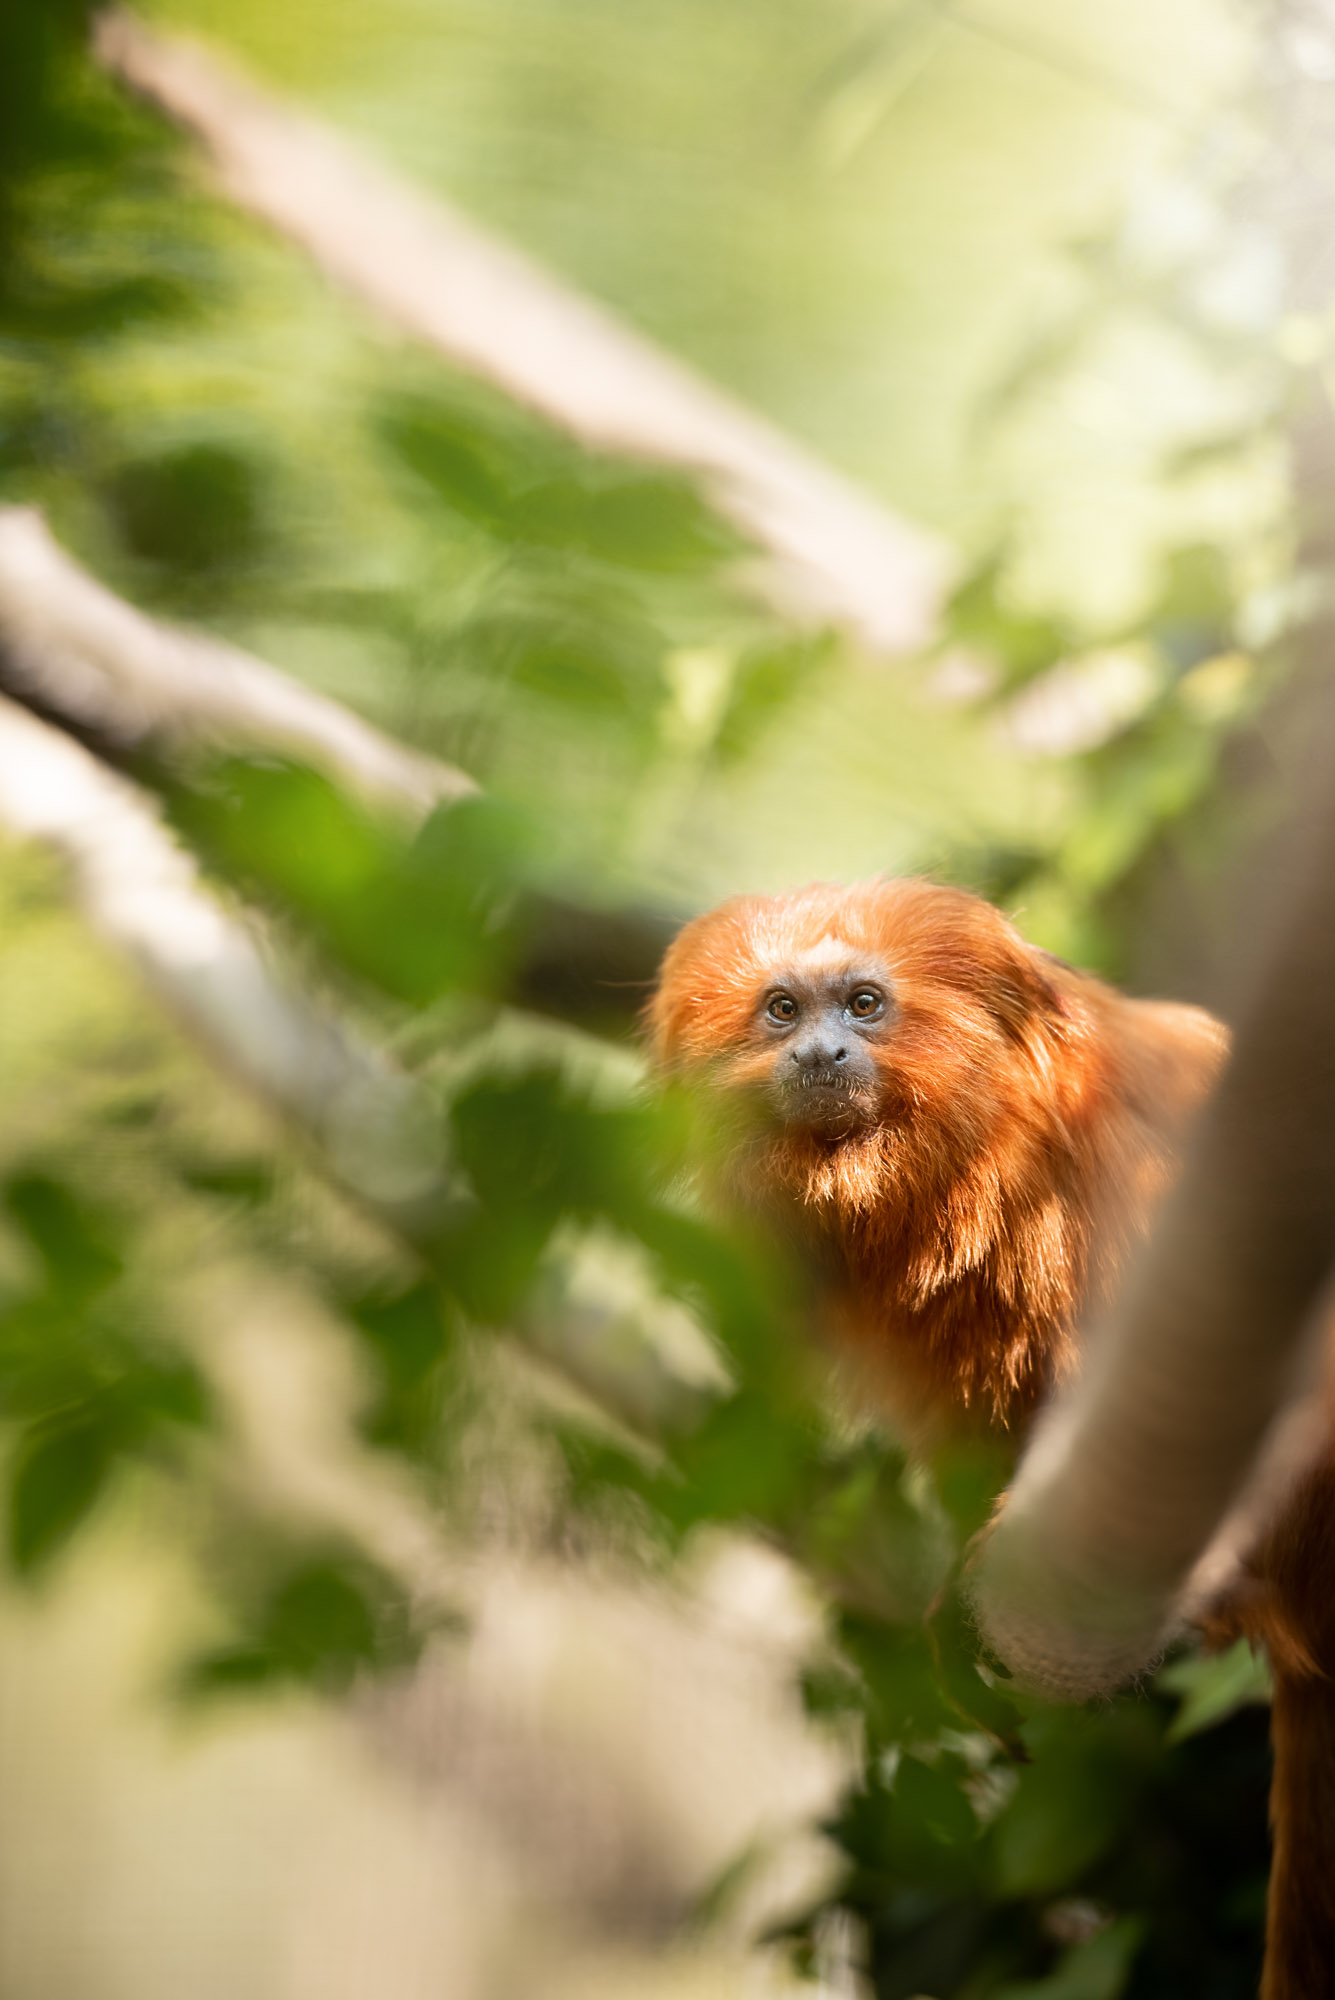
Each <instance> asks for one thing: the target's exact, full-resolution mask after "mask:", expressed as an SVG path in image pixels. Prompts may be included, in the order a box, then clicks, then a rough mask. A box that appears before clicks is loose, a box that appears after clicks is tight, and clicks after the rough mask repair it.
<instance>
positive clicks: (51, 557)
mask: <svg viewBox="0 0 1335 2000" xmlns="http://www.w3.org/2000/svg"><path fill="white" fill-rule="evenodd" d="M0 653H2V654H3V670H2V673H0V678H3V681H4V684H5V685H6V686H7V688H8V689H9V691H10V692H11V693H13V694H17V695H19V696H20V697H21V698H23V699H24V700H27V701H30V702H32V703H33V704H34V705H36V706H39V707H41V708H43V709H46V710H49V711H51V712H53V713H55V714H56V715H57V716H59V718H60V719H61V721H62V722H65V723H68V724H69V725H71V726H73V727H75V728H78V729H81V730H85V731H87V732H89V733H91V734H93V735H96V736H98V737H102V738H105V739H107V740H109V741H110V742H111V743H112V744H114V745H115V746H116V747H117V748H119V749H122V750H133V749H134V748H135V747H136V746H138V745H139V744H141V743H143V742H145V741H149V742H154V743H157V744H160V745H161V744H165V745H169V746H170V745H174V744H179V743H181V742H182V741H187V740H191V741H198V740H201V739H202V740H204V741H208V740H210V739H212V740H213V741H215V742H217V743H222V744H227V745H232V746H235V745H237V744H241V745H250V746H253V747H258V748H261V749H266V750H276V751H282V752H285V753H287V754H288V755H291V756H294V757H298V758H301V759H303V760H305V761H307V762H309V763H311V764H314V765H315V766H317V767H318V768H320V769H322V770H323V771H324V772H325V773H326V775H328V776H330V777H332V778H334V779H336V780H337V781H338V782H339V783H340V784H342V785H344V786H346V787H347V788H349V789H350V790H352V791H354V792H356V793H358V794H360V795H361V796H362V797H363V798H366V799H368V800H370V801H371V802H373V803H375V804H377V805H381V806H392V807H396V808H397V809H398V810H399V811H401V812H407V813H409V814H411V815H413V816H417V815H423V814H425V813H427V812H429V811H430V809H431V808H432V807H433V806H435V805H437V804H440V803H443V802H445V801H447V800H450V799H455V798H459V797H462V796H463V795H464V794H465V793H467V792H471V791H472V790H473V789H474V786H473V782H472V780H471V779H470V778H468V777H466V776H465V775H464V773H463V772H462V771H456V770H454V769H452V768H451V767H450V766H449V765H447V764H443V763H440V762H438V761H437V760H436V759H435V758H432V757H427V756H423V755H421V754H419V753H418V752H417V751H415V750H410V749H409V748H407V746H406V745H404V744H402V743H397V742H395V741H394V739H393V738H392V737H389V736H386V735H384V734H383V733H382V732H381V731H380V730H378V729H375V728H373V727H372V726H371V724H370V723H369V722H365V721H363V720H362V718H361V717H360V716H359V715H355V714H354V713H353V712H352V710H351V709H348V708H345V707H343V705H342V704H341V703H340V702H337V701H334V700H332V699H331V698H330V697H329V696H327V695H323V694H319V693H317V692H316V691H315V690H314V689H313V688H308V687H305V686H303V684H302V683H301V682H300V681H296V680H292V679H290V678H289V677H288V676H287V675H286V674H282V673H279V672H278V671H277V670H276V669H275V668H273V667H271V666H269V665H267V664H266V662H265V661H263V660H259V659H256V658H255V657H254V655H253V654H250V653H247V652H243V651H242V649H241V648H240V647H239V646H232V645H228V644H226V643H225V642H224V641H223V640H221V639H215V638H211V637H209V636H208V635H207V634H203V633H199V632H190V631H187V630H185V629H184V628H182V627H179V626H173V625H167V624H164V623H162V622H161V621H160V620H157V619H154V618H150V617H148V616H146V615H145V613H144V612H142V611H138V610H136V609H135V607H134V606H133V605H131V604H127V603H126V602H125V601H124V599H123V598H119V597H116V596H115V595H114V594H113V593H112V592H111V591H109V590H107V589H106V588H105V586H104V585H102V584H100V583H98V582H97V580H96V579H95V578H94V577H91V576H90V575H89V574H88V572H87V571H86V570H84V569H81V568H80V567H79V565H78V564H77V563H76V562H75V561H74V560H73V559H72V557H70V556H68V555H67V554H66V553H65V552H64V550H63V549H61V548H60V546H59V545H58V543H57V542H56V541H55V540H54V539H53V537H52V535H51V533H50V531H49V529H48V528H47V526H46V523H45V522H44V521H43V520H42V517H41V515H40V514H38V513H36V512H35V511H33V510H32V509H30V508H26V507H4V508H0Z"/></svg>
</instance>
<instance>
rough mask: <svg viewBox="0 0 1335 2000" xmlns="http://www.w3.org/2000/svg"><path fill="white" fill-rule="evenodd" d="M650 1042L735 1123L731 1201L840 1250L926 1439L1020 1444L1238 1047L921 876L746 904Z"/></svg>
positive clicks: (707, 946) (670, 979)
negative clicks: (988, 1427) (964, 1418)
mask: <svg viewBox="0 0 1335 2000" xmlns="http://www.w3.org/2000/svg"><path fill="white" fill-rule="evenodd" d="M649 1028H650V1035H651V1040H652V1046H653V1051H654V1055H655V1058H656V1060H657V1062H658V1064H659V1066H660V1068H661V1069H662V1070H664V1071H665V1072H668V1073H673V1074H679V1075H684V1076H686V1077H695V1078H697V1079H702V1080H704V1079H707V1080H708V1081H709V1082H710V1083H711V1084H712V1085H714V1086H715V1087H717V1089H719V1090H721V1091H722V1092H724V1093H726V1095H727V1097H728V1099H729V1100H730V1101H732V1102H734V1103H735V1104H736V1105H737V1107H738V1109H739V1112H740V1113H741V1114H742V1115H741V1116H740V1117H739V1119H738V1121H737V1130H736V1137H735V1143H734V1144H733V1145H732V1146H731V1148H730V1150H729V1154H728V1157H727V1158H726V1159H725V1160H724V1162H723V1163H722V1174H723V1178H724V1180H725V1182H726V1184H727V1186H728V1188H729V1190H730V1191H731V1193H732V1194H733V1195H734V1196H735V1197H737V1198H738V1199H740V1200H742V1201H744V1202H746V1203H748V1204H751V1205H756V1206H760V1207H762V1208H764V1209H765V1210H767V1211H768V1212H769V1213H770V1214H771V1215H772V1216H773V1217H774V1218H775V1220H776V1221H777V1222H779V1224H780V1226H786V1227H787V1228H788V1229H790V1230H791V1231H793V1232H795V1233H796V1234H797V1235H798V1236H799V1237H801V1238H805V1239H807V1240H810V1241H813V1242H815V1243H817V1244H818V1245H819V1247H820V1249H821V1251H822V1253H823V1256H822V1262H823V1266H824V1268H825V1269H827V1270H828V1271H829V1273H830V1277H829V1284H828V1292H829V1300H830V1305H831V1307H832V1310H833V1314H834V1317H835V1318H836V1320H837V1321H838V1322H839V1325H840V1328H841V1330H842V1331H843V1333H844V1334H845V1335H846V1337H847V1338H848V1339H850V1340H852V1341H853V1342H855V1343H856V1345H857V1347H858V1348H859V1350H860V1351H861V1352H862V1354H863V1355H864V1356H865V1357H866V1359H867V1361H868V1362H869V1363H870V1365H871V1366H872V1368H873V1369H874V1370H875V1373H876V1374H877V1376H878V1377H880V1378H881V1379H882V1381H883V1383H884V1384H885V1387H886V1392H887V1394H888V1396H889V1399H890V1401H891V1404H892V1406H893V1407H894V1409H895V1410H896V1411H897V1413H898V1414H899V1416H900V1418H901V1420H902V1421H904V1422H905V1423H906V1425H907V1427H908V1428H909V1429H910V1431H920V1430H921V1429H922V1428H923V1420H924V1419H926V1420H927V1422H928V1424H929V1425H931V1426H933V1427H935V1426H936V1425H937V1424H938V1423H939V1422H940V1421H941V1420H945V1419H948V1417H949V1414H950V1413H951V1412H954V1411H960V1410H968V1411H970V1412H972V1413H974V1414H976V1415H978V1416H980V1417H982V1418H984V1419H986V1420H989V1421H993V1422H998V1423H1001V1424H1011V1423H1013V1422H1014V1421H1015V1420H1016V1419H1017V1418H1019V1417H1022V1416H1023V1415H1025V1414H1026V1413H1027V1412H1028V1411H1030V1410H1031V1409H1032V1408H1033V1406H1034V1404H1035V1403H1036V1402H1037V1401H1038V1399H1039V1398H1041V1397H1042V1395H1043V1394H1044V1393H1045V1392H1046V1390H1047V1389H1048V1388H1049V1387H1050V1385H1051V1384H1052V1382H1053V1381H1054V1379H1056V1378H1057V1377H1058V1376H1060V1375H1061V1374H1062V1372H1063V1371H1064V1370H1065V1369H1066V1368H1067V1367H1068V1366H1069V1365H1070V1362H1071V1359H1072V1356H1073V1352H1074V1347H1073V1342H1074V1335H1075V1330H1076V1327H1077V1324H1078V1322H1079V1320H1080V1317H1081V1315H1082V1313H1083V1312H1084V1311H1085V1310H1086V1309H1087V1308H1088V1307H1089V1306H1090V1305H1091V1304H1093V1303H1095V1302H1096V1301H1098V1300H1100V1299H1101V1298H1102V1297H1103V1296H1105V1295H1106V1293H1107V1292H1108V1290H1109V1288H1110V1286H1111V1285H1112V1283H1113V1281H1114V1279H1115V1277H1116V1275H1117V1272H1118V1270H1119V1268H1120V1266H1121V1263H1122V1260H1123V1257H1124V1255H1125V1252H1126V1249H1127V1247H1128V1245H1129V1244H1130V1242H1131V1241H1132V1240H1133V1239H1134V1238H1135V1237H1136V1236H1137V1235H1138V1234H1139V1233H1140V1232H1141V1231H1142V1230H1143V1229H1144V1227H1145V1224H1146V1221H1147V1218H1148V1215H1149V1212H1150V1210H1151V1208H1152V1206H1153V1203H1154V1201H1155V1198H1156V1197H1157V1196H1158V1195H1159V1194H1160V1192H1161V1191H1162V1190H1163V1188H1164V1187H1165V1185H1166V1183H1167V1181H1168V1178H1169V1176H1170V1175H1171V1172H1172V1169H1173V1165H1174V1160H1175V1154H1176V1148H1177V1144H1178V1141H1179V1139H1180V1135H1181V1131H1182V1127H1183V1124H1184V1122H1185V1120H1186V1118H1187V1117H1188V1115H1189V1113H1190V1112H1191V1110H1192V1109H1193V1108H1194V1106H1195V1105H1196V1104H1197V1103H1198V1102H1199V1101H1200V1099H1201V1098H1202V1097H1203V1096H1204V1095H1205V1093H1206V1092H1207V1091H1208V1089H1209V1087H1210V1084H1211V1082H1212V1080H1213V1078H1214V1076H1215V1074H1216V1072H1217V1071H1218V1069H1219V1066H1220V1063H1221V1062H1222V1059H1223V1055H1224V1051H1225V1046H1226V1038H1225V1033H1224V1030H1223V1029H1222V1028H1221V1027H1220V1026H1219V1024H1218V1023H1217V1022H1216V1021H1214V1020H1212V1019H1211V1017H1210V1016H1209V1015H1208V1014H1206V1013H1203V1012H1202V1011H1201V1010H1200V1009H1199V1008H1195V1007H1184V1006H1173V1005H1168V1004H1164V1003H1159V1002H1154V1001H1145V1000H1128V999H1125V998H1124V997H1123V996H1122V995H1121V994H1119V993H1116V992H1114V991H1113V990H1112V988H1111V987H1108V986H1105V985H1103V984H1102V983H1101V982H1100V981H1099V980H1097V979H1093V978H1091V977H1089V976H1088V975H1086V974H1084V973H1080V972H1076V971H1074V970H1073V969H1072V968H1071V967H1070V966H1067V965H1064V964H1062V963H1061V962H1060V961H1059V960H1057V959H1055V958H1052V957H1050V956H1049V955H1048V954H1047V953H1046V952H1042V951H1038V950H1036V949H1035V948H1034V947H1033V946H1031V945H1029V944H1026V943H1025V941H1024V939H1023V938H1022V937H1021V936H1020V934H1019V932H1018V931H1016V930H1015V928H1014V927H1013V926H1012V925H1011V924H1009V923H1008V922H1007V921H1006V919H1005V918H1004V917H1002V916H1001V915H1000V914H999V912H998V911H996V910H994V909H993V908H992V907H991V906H990V905H989V904H987V903H984V902H983V901H981V900H980V898H978V897H977V896H971V895H967V894H965V893H964V892H963V891H962V890H958V889H946V888H941V887H939V886H937V885H936V884H933V883H930V882H923V881H874V882H862V883H857V884H855V885H854V886H852V887H851V888H839V887H834V886H832V885H830V884H827V883H816V884H813V885H812V886H811V887H809V888H805V889H799V890H797V891H796V892H794V893H793V894H792V895H787V896H778V897H774V898H772V899H767V898H763V897H757V896H740V897H737V898H735V899H734V900H733V901H731V902H727V903H724V904H723V905H722V906H721V907H720V908H719V909H717V910H715V911H713V912H712V913H711V914H710V915H708V916H704V917H699V918H697V919H696V920H695V921H694V922H693V923H689V924H687V926H686V928H685V929H684V930H683V931H682V932H681V934H680V935H679V936H678V938H677V939H676V941H675V943H674V944H673V945H672V947H671V948H670V950H669V951H668V954H667V957H666V958H665V960H664V962H663V968H662V972H661V974H660V978H659V983H658V988H657V991H656V993H655V994H654V997H653V999H652V1000H651V1002H650V1005H649Z"/></svg>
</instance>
